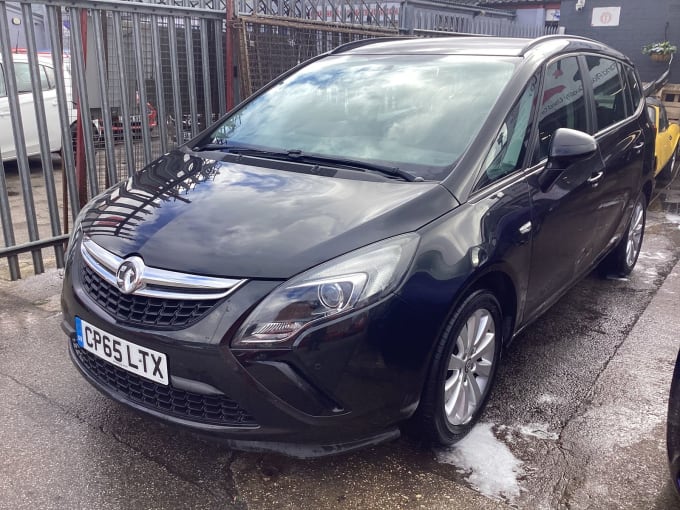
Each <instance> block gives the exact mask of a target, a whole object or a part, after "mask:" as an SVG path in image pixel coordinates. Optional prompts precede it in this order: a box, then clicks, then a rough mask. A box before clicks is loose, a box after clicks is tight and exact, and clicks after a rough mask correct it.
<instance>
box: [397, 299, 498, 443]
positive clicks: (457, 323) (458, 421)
mask: <svg viewBox="0 0 680 510" xmlns="http://www.w3.org/2000/svg"><path fill="white" fill-rule="evenodd" d="M502 318H503V316H502V313H501V306H500V304H499V302H498V300H497V299H496V298H495V297H494V295H493V294H492V293H491V292H489V291H487V290H478V291H476V292H473V293H472V294H470V295H469V296H468V297H467V298H466V299H465V300H464V301H463V303H462V304H461V305H460V306H459V307H458V308H457V309H456V311H455V312H454V314H453V315H452V317H451V318H450V319H449V321H448V323H447V325H446V327H445V328H444V332H443V333H442V336H441V338H440V340H439V343H438V345H437V348H436V350H435V354H434V357H433V359H432V364H431V366H430V370H429V375H428V379H427V381H426V383H425V388H424V390H423V394H422V396H421V400H420V404H419V406H418V409H417V410H416V413H415V414H414V416H413V418H412V419H411V422H410V423H409V429H410V431H411V433H412V434H413V435H417V437H418V438H419V439H424V440H425V441H427V442H429V443H433V444H437V445H451V444H453V443H455V442H457V441H459V440H461V439H462V438H463V437H465V435H466V434H467V433H468V432H469V431H470V430H471V429H472V427H473V426H474V425H475V423H476V422H477V421H478V420H479V417H480V415H481V414H482V411H483V410H484V407H485V406H486V402H487V401H488V399H489V395H490V393H491V388H492V386H493V383H494V379H495V377H496V371H497V368H498V362H499V359H500V352H501V348H502V345H503V338H502V331H503V320H502ZM473 324H476V326H474V327H473V328H470V326H472V325H473ZM483 345H485V346H486V347H482V346H483ZM480 347H482V348H480ZM475 388H476V390H475Z"/></svg>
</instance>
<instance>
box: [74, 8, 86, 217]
mask: <svg viewBox="0 0 680 510" xmlns="http://www.w3.org/2000/svg"><path fill="white" fill-rule="evenodd" d="M80 34H81V38H82V41H83V61H84V62H87V11H86V10H85V9H83V10H81V11H80ZM84 71H85V70H84V69H83V72H84ZM75 151H76V154H75V156H76V158H75V159H76V182H77V183H78V202H79V203H80V207H81V208H82V207H83V206H84V205H85V203H86V202H87V170H86V164H87V163H86V161H85V138H84V137H83V122H82V118H81V116H80V97H78V101H77V102H76V147H75Z"/></svg>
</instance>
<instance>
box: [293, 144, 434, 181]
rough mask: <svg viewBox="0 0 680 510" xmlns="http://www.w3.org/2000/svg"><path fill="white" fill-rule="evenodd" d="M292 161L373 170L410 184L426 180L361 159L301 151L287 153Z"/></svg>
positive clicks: (393, 167) (391, 167) (398, 169)
mask: <svg viewBox="0 0 680 510" xmlns="http://www.w3.org/2000/svg"><path fill="white" fill-rule="evenodd" d="M286 154H288V156H289V157H290V158H291V159H294V160H297V161H304V162H307V163H321V164H324V163H325V164H330V165H340V166H346V167H350V168H360V169H362V170H371V171H373V172H379V173H381V174H384V175H389V176H391V177H399V178H400V179H403V180H405V181H408V182H422V181H424V179H423V178H422V177H417V176H415V175H413V174H412V173H411V172H408V171H406V170H402V169H401V168H399V167H396V166H387V165H380V164H378V163H370V162H368V161H362V160H360V159H347V158H338V157H333V156H322V155H319V154H306V153H304V152H302V151H301V150H299V149H294V150H289V151H287V152H286Z"/></svg>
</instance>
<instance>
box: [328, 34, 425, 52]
mask: <svg viewBox="0 0 680 510" xmlns="http://www.w3.org/2000/svg"><path fill="white" fill-rule="evenodd" d="M404 39H415V37H413V36H395V37H372V38H369V39H359V40H358V41H352V42H348V43H345V44H341V45H340V46H338V47H337V48H335V49H333V50H331V51H329V52H328V54H329V55H335V54H337V53H342V52H345V51H349V50H353V49H355V48H361V47H362V46H368V45H369V44H374V43H377V42H383V41H399V40H404Z"/></svg>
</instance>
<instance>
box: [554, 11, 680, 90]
mask: <svg viewBox="0 0 680 510" xmlns="http://www.w3.org/2000/svg"><path fill="white" fill-rule="evenodd" d="M560 26H562V27H564V30H565V32H566V33H568V34H572V35H581V36H585V37H590V38H592V39H597V40H598V41H602V42H603V43H605V44H608V45H609V46H612V47H613V48H616V49H617V50H619V51H621V52H622V53H624V54H626V55H628V57H630V58H631V59H632V60H633V62H634V63H635V65H636V67H637V68H638V71H639V72H640V76H641V77H642V80H643V81H645V82H650V81H653V80H655V79H657V78H658V77H659V76H660V75H661V74H663V73H664V72H665V71H666V69H667V68H668V64H667V63H663V62H655V61H653V60H652V59H651V58H650V57H649V56H648V55H644V54H643V53H642V47H643V46H644V45H646V44H649V43H653V42H660V41H670V42H671V43H673V44H675V45H680V0H647V1H642V0H613V1H612V0H562V8H561V17H560ZM679 66H680V56H678V55H677V54H676V55H675V58H674V62H673V63H672V65H671V76H670V82H672V83H680V67H679Z"/></svg>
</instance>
